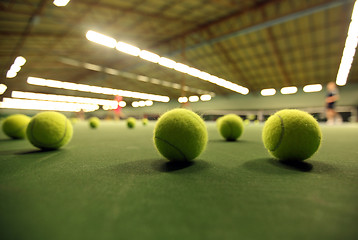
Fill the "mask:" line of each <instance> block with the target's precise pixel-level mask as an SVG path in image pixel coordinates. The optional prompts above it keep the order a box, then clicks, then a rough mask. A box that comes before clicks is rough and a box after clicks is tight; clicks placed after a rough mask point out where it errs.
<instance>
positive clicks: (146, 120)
mask: <svg viewBox="0 0 358 240" xmlns="http://www.w3.org/2000/svg"><path fill="white" fill-rule="evenodd" d="M142 124H143V125H144V126H146V125H147V124H148V118H143V119H142Z"/></svg>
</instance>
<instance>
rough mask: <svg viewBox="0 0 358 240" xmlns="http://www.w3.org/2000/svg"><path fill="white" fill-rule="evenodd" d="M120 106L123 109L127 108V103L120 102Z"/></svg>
mask: <svg viewBox="0 0 358 240" xmlns="http://www.w3.org/2000/svg"><path fill="white" fill-rule="evenodd" d="M118 105H119V106H120V107H122V108H123V107H125V106H127V103H126V102H125V101H120V102H119V103H118Z"/></svg>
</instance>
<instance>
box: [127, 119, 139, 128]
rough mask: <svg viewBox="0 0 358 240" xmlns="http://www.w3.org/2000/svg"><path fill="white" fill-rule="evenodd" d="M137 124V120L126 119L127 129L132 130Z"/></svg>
mask: <svg viewBox="0 0 358 240" xmlns="http://www.w3.org/2000/svg"><path fill="white" fill-rule="evenodd" d="M136 123H137V120H136V119H135V118H134V117H129V118H127V127H128V128H134V127H135V125H136Z"/></svg>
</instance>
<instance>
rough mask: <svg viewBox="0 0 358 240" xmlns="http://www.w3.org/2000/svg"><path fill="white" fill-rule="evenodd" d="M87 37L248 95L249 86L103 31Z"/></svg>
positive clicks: (92, 33)
mask: <svg viewBox="0 0 358 240" xmlns="http://www.w3.org/2000/svg"><path fill="white" fill-rule="evenodd" d="M86 38H87V39H88V40H89V41H92V42H94V43H98V44H101V45H103V46H106V47H109V48H116V49H117V50H118V51H120V52H123V53H126V54H129V55H132V56H136V57H140V58H141V59H143V60H146V61H149V62H152V63H157V64H159V65H161V66H163V67H167V68H170V69H174V70H176V71H178V72H182V73H186V74H188V75H190V76H193V77H196V78H199V79H201V80H204V81H208V82H211V83H213V84H216V85H218V86H221V87H224V88H226V89H229V90H232V91H235V92H238V93H241V94H243V95H246V94H248V93H249V89H248V88H245V87H243V86H240V85H238V84H235V83H232V82H229V81H227V80H225V79H222V78H219V77H217V76H214V75H211V74H209V73H207V72H204V71H200V70H199V69H196V68H193V67H190V66H188V65H185V64H183V63H179V62H175V61H174V60H172V59H169V58H166V57H161V56H159V55H158V54H156V53H153V52H150V51H147V50H141V49H140V48H138V47H136V46H133V45H131V44H128V43H124V42H121V41H119V42H117V40H115V39H114V38H112V37H109V36H106V35H103V34H101V33H98V32H95V31H92V30H89V31H88V32H87V33H86Z"/></svg>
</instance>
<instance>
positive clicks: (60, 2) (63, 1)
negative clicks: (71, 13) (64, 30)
mask: <svg viewBox="0 0 358 240" xmlns="http://www.w3.org/2000/svg"><path fill="white" fill-rule="evenodd" d="M69 1H70V0H54V1H53V4H54V5H55V6H57V7H64V6H66V5H67V4H68V3H69Z"/></svg>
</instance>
